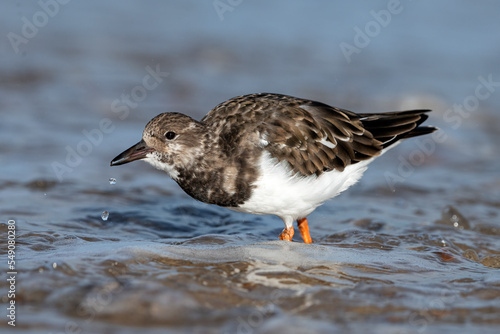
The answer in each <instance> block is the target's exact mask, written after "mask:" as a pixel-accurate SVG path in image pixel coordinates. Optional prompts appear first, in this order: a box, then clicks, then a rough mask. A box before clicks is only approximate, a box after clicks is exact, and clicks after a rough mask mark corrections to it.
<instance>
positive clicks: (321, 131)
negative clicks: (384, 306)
mask: <svg viewBox="0 0 500 334" xmlns="http://www.w3.org/2000/svg"><path fill="white" fill-rule="evenodd" d="M429 111H430V110H408V111H397V112H387V113H376V114H356V113H354V112H352V111H348V110H345V109H340V108H336V107H331V106H329V105H326V104H324V103H321V102H316V101H311V100H307V99H301V98H296V97H292V96H287V95H280V94H269V93H262V94H250V95H243V96H238V97H235V98H232V99H230V100H228V101H225V102H223V103H221V104H219V105H218V106H216V107H215V108H213V109H212V110H211V111H210V112H209V113H208V114H207V115H206V116H205V117H204V118H203V119H202V120H201V121H196V120H194V119H193V118H191V117H189V116H186V115H183V114H180V113H175V112H169V113H162V114H160V115H158V116H156V117H154V118H153V119H152V120H151V121H149V123H148V124H147V125H146V128H145V129H144V132H143V134H142V140H141V141H140V142H139V143H137V144H135V145H134V146H132V147H130V148H129V149H127V150H126V151H124V152H123V153H121V154H119V155H118V156H117V157H116V158H114V159H113V160H112V161H111V166H118V165H122V164H125V163H128V162H131V161H134V160H139V159H143V160H145V161H146V162H148V163H150V164H151V165H153V166H154V167H156V168H158V169H160V170H163V171H165V172H167V173H168V174H169V175H170V177H171V178H172V179H174V180H175V181H176V182H177V183H178V184H179V186H180V187H181V188H182V189H183V190H184V191H185V192H186V193H187V194H189V195H190V196H191V197H193V198H195V199H197V200H199V201H202V202H205V203H210V204H216V205H219V206H222V207H225V208H229V209H232V210H236V211H240V212H247V213H253V214H258V215H267V214H273V215H276V216H278V217H280V218H281V219H282V220H283V222H284V223H285V229H284V230H283V232H281V234H280V236H279V237H280V239H281V240H288V241H291V240H292V237H293V234H294V230H293V221H294V220H297V223H298V228H299V230H300V233H301V235H302V238H303V240H304V242H306V243H310V242H312V240H311V237H310V235H309V227H308V224H307V218H306V217H307V216H308V215H309V214H310V213H311V212H313V211H314V210H315V209H316V208H317V207H318V206H320V205H321V204H323V202H325V201H326V200H327V199H330V198H332V197H334V196H336V195H338V194H339V193H341V192H342V191H344V190H346V189H347V188H349V187H350V186H352V185H353V184H354V183H356V182H357V181H358V180H359V179H360V178H361V176H362V174H363V172H364V171H365V170H366V168H367V165H368V164H369V163H370V162H372V161H373V160H374V159H375V158H376V157H377V156H380V155H381V154H382V153H384V152H385V151H386V150H387V149H389V148H391V147H394V146H395V144H397V143H398V142H399V141H401V140H402V139H406V138H410V137H416V136H421V135H425V134H428V133H431V132H433V131H435V130H436V128H434V127H431V126H420V124H422V122H424V121H425V120H426V119H427V117H428V116H427V114H426V113H427V112H429Z"/></svg>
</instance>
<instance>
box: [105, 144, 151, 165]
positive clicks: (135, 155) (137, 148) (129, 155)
mask: <svg viewBox="0 0 500 334" xmlns="http://www.w3.org/2000/svg"><path fill="white" fill-rule="evenodd" d="M151 152H154V149H153V148H151V147H148V146H147V145H146V143H145V142H144V140H141V141H140V142H138V143H137V144H135V145H134V146H132V147H131V148H129V149H127V150H125V151H123V152H122V153H120V154H119V155H118V156H117V157H116V158H114V159H113V160H111V164H110V165H111V166H119V165H123V164H126V163H128V162H132V161H135V160H140V159H144V158H145V157H146V155H147V154H148V153H151Z"/></svg>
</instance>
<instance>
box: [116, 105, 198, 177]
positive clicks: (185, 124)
mask: <svg viewBox="0 0 500 334" xmlns="http://www.w3.org/2000/svg"><path fill="white" fill-rule="evenodd" d="M207 139H208V135H207V132H206V130H205V127H204V125H203V124H202V123H200V122H198V121H196V120H194V119H192V118H191V117H189V116H186V115H183V114H179V113H163V114H160V115H158V116H156V117H154V118H153V119H152V120H151V121H149V123H148V124H147V125H146V127H145V128H144V132H143V133H142V139H141V141H139V142H138V143H137V144H135V145H133V146H132V147H130V148H129V149H127V150H125V151H123V152H122V153H120V154H119V155H118V156H116V157H115V158H114V159H113V160H112V161H111V166H119V165H123V164H126V163H128V162H132V161H135V160H140V159H143V160H144V161H146V162H148V163H149V164H151V165H153V166H154V167H156V168H158V169H160V170H163V171H165V172H167V173H168V174H169V175H170V176H171V177H172V178H173V179H176V178H177V175H178V170H179V168H187V167H189V166H190V165H192V164H193V163H194V162H195V161H196V160H197V158H199V157H200V156H202V155H203V151H204V149H205V145H204V142H205V141H206V140H207Z"/></svg>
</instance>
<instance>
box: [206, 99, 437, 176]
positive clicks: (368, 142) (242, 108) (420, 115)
mask: <svg viewBox="0 0 500 334" xmlns="http://www.w3.org/2000/svg"><path fill="white" fill-rule="evenodd" d="M427 111H429V110H411V111H402V112H389V113H381V114H359V115H358V114H356V113H353V112H351V111H348V110H344V109H340V108H335V107H331V106H328V105H326V104H323V103H320V102H315V101H311V100H305V99H300V98H295V97H292V96H287V95H280V94H270V93H261V94H251V95H244V96H239V97H235V98H233V99H230V100H228V101H226V102H223V103H221V104H220V105H218V106H216V107H215V108H214V109H212V110H211V111H210V112H209V113H208V114H207V115H206V116H205V117H204V118H203V120H202V122H205V123H206V124H210V125H211V126H212V127H213V130H214V131H215V132H216V133H219V134H220V138H221V142H220V144H221V147H222V148H223V149H224V150H225V151H226V152H228V153H231V152H234V151H244V150H246V149H250V148H251V146H249V145H253V147H255V145H259V146H260V147H262V148H263V149H265V150H267V151H268V152H269V153H270V154H271V156H272V157H274V158H276V159H277V160H278V161H287V162H288V163H289V165H290V167H291V169H292V170H293V171H294V172H295V173H299V174H301V175H304V176H308V175H312V174H316V175H320V174H321V173H323V172H325V171H330V170H338V171H343V170H344V169H345V167H346V166H348V165H350V164H355V163H357V162H359V161H363V160H367V159H370V158H372V157H374V156H377V155H379V154H380V152H381V151H382V149H384V148H385V147H388V146H390V145H392V144H393V143H395V142H397V141H398V140H400V139H403V138H408V137H413V136H418V135H422V134H426V133H430V132H433V131H435V130H436V129H435V128H433V127H418V126H419V125H420V124H421V123H422V122H423V121H424V120H425V119H426V118H427V115H425V114H424V113H425V112H427Z"/></svg>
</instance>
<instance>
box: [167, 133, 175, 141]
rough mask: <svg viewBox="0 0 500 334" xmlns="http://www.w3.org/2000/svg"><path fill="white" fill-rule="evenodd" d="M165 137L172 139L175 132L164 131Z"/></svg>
mask: <svg viewBox="0 0 500 334" xmlns="http://www.w3.org/2000/svg"><path fill="white" fill-rule="evenodd" d="M165 138H167V139H168V140H172V139H174V138H175V132H172V131H168V132H167V133H165Z"/></svg>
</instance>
